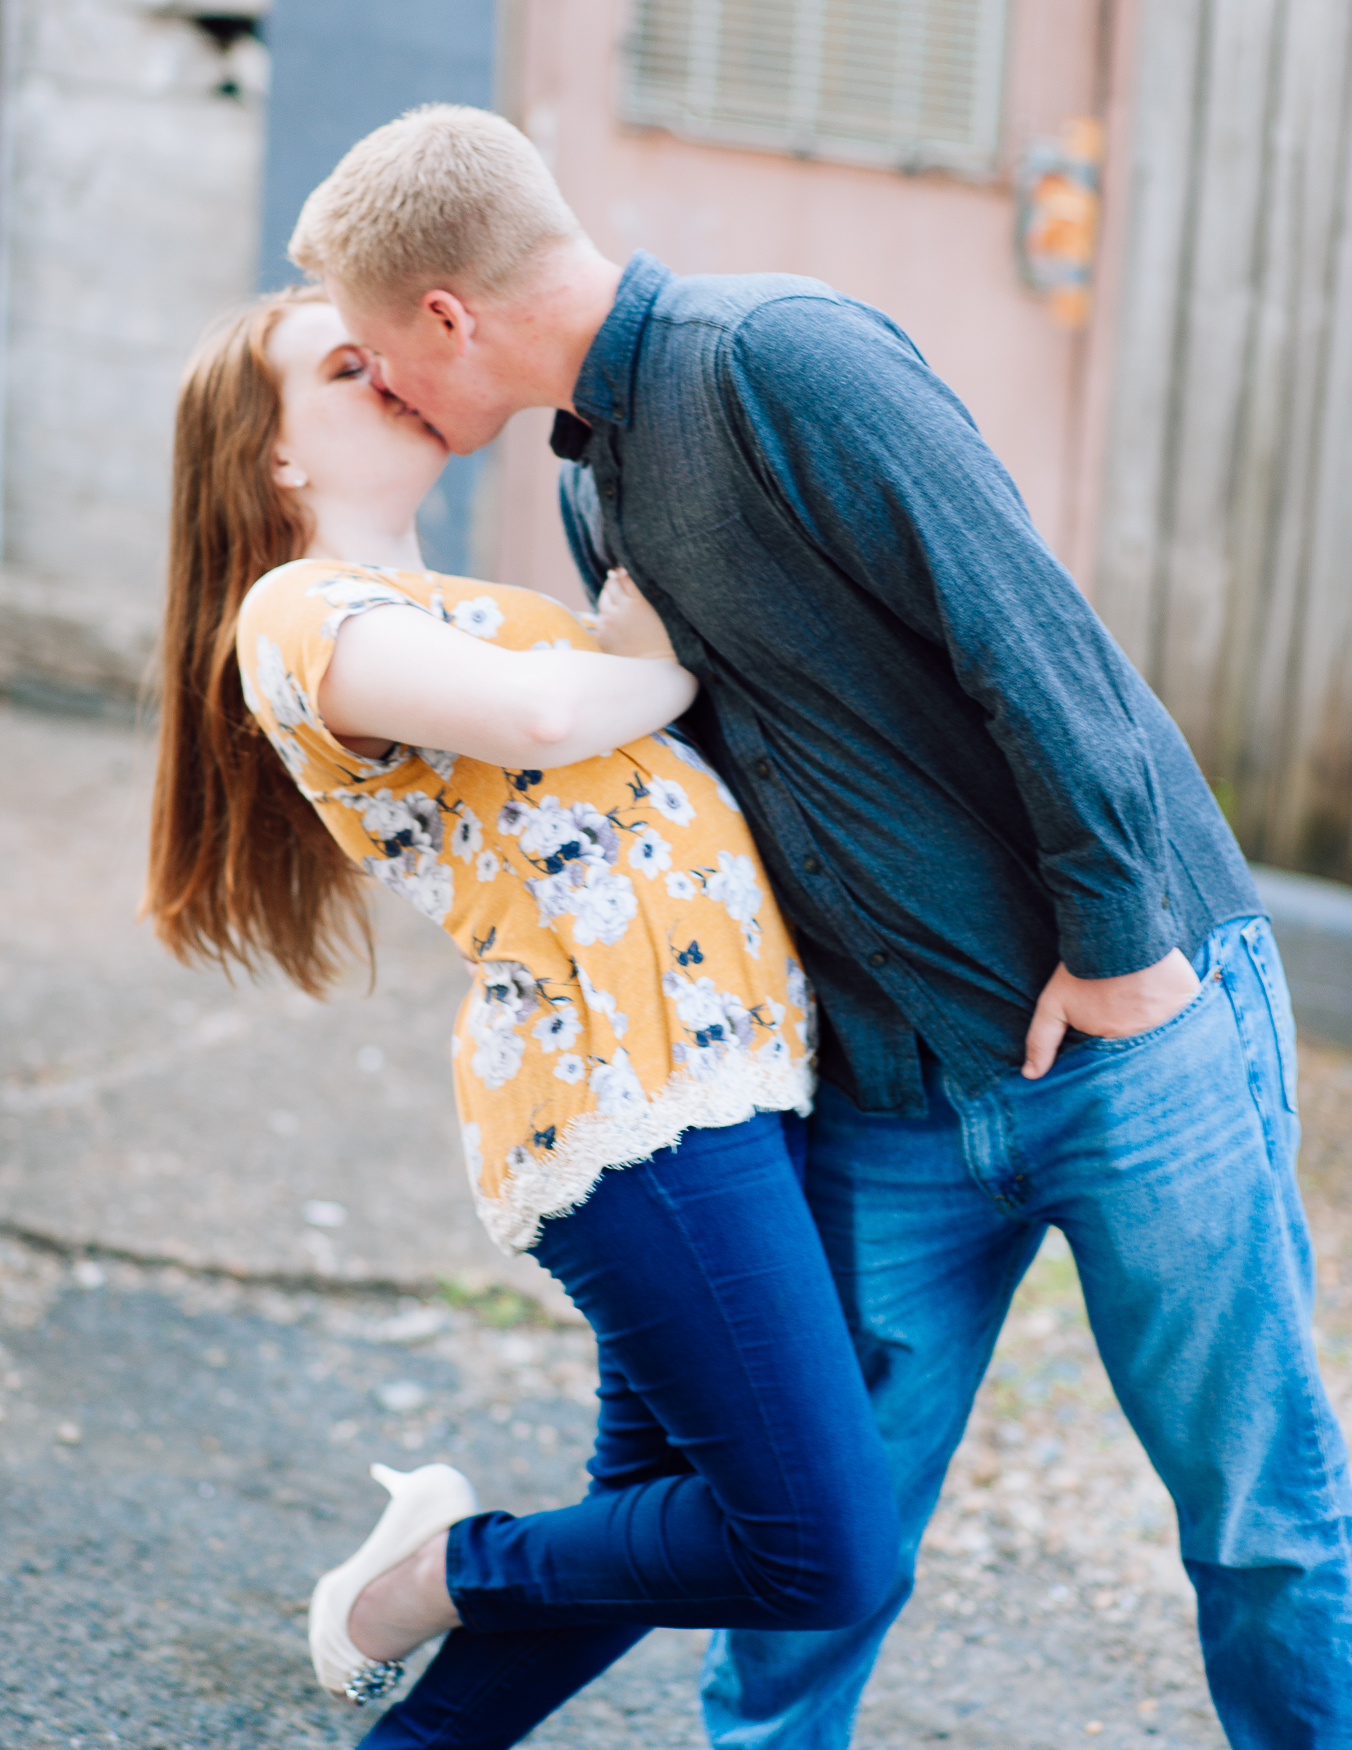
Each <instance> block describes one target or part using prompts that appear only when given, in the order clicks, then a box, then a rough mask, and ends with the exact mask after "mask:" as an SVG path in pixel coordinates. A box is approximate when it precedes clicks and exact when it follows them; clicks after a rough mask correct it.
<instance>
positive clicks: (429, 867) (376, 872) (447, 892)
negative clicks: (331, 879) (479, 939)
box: [362, 851, 455, 924]
mask: <svg viewBox="0 0 1352 1750" xmlns="http://www.w3.org/2000/svg"><path fill="white" fill-rule="evenodd" d="M362 868H363V869H365V871H366V873H367V874H368V875H373V876H374V877H375V879H376V880H377V881H379V883H380V884H381V886H382V887H388V888H389V890H390V892H391V893H397V894H399V895H400V897H401V898H403V899H407V900H408V901H409V902H410V904H412V905H415V906H416V907H417V908H418V910H419V911H420V912H422V913H423V914H424V916H426V917H429V918H431V920H432V922H433V923H434V924H442V923H445V921H446V913H447V912H448V911H449V910H450V909H451V901H452V900H453V899H454V898H455V880H454V877H453V876H452V874H451V872H450V870H449V869H448V868H447V867H446V865H445V864H444V863H439V862H438V861H437V860H436V858H435V857H434V856H433V855H432V854H431V852H430V851H421V852H419V851H405V852H403V853H402V855H400V856H398V857H363V858H362Z"/></svg>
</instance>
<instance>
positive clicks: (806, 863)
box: [803, 857, 821, 875]
mask: <svg viewBox="0 0 1352 1750" xmlns="http://www.w3.org/2000/svg"><path fill="white" fill-rule="evenodd" d="M803 867H804V869H806V870H807V872H808V874H809V875H815V874H817V872H818V871H819V870H820V868H821V859H820V858H819V857H804V858H803Z"/></svg>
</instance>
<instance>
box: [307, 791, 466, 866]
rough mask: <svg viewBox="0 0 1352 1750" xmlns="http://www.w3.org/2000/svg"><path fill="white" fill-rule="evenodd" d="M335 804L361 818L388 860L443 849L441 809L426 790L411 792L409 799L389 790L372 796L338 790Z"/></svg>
mask: <svg viewBox="0 0 1352 1750" xmlns="http://www.w3.org/2000/svg"><path fill="white" fill-rule="evenodd" d="M334 800H335V801H338V802H341V803H342V805H343V807H344V808H351V809H353V810H355V811H356V813H358V814H360V815H361V823H362V825H363V826H364V827H365V828H366V830H367V832H369V833H370V835H371V837H372V838H373V839H379V840H380V842H381V844H382V845H383V846H384V848H385V854H386V856H388V857H397V856H399V855H400V853H401V852H404V851H439V850H440V849H441V837H442V827H441V809H440V807H439V806H438V804H437V801H436V799H435V797H432V796H428V795H427V794H426V793H425V792H424V791H422V790H410V791H409V792H408V794H407V795H405V796H396V795H394V793H393V792H392V791H390V790H388V789H380V790H377V791H376V792H375V794H374V795H370V796H368V795H367V794H366V793H365V792H364V791H361V790H335V791H334Z"/></svg>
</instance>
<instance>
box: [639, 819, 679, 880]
mask: <svg viewBox="0 0 1352 1750" xmlns="http://www.w3.org/2000/svg"><path fill="white" fill-rule="evenodd" d="M629 865H630V867H631V868H633V869H641V870H642V871H643V873H644V874H645V875H646V876H647V877H648V879H649V881H656V879H657V877H658V876H659V875H660V874H661V873H662V871H663V870H664V869H670V867H671V846H670V845H669V844H668V843H667V841H666V840H665V839H664V838H663V837H662V835H661V833H659V832H658V831H657V829H656V828H655V827H651V826H645V827H644V829H643V831H642V832H641V833H639V834H638V835H637V836H636V837H635V839H634V842H633V844H631V845H630V847H629ZM670 886H671V883H670V881H668V883H667V887H668V891H670Z"/></svg>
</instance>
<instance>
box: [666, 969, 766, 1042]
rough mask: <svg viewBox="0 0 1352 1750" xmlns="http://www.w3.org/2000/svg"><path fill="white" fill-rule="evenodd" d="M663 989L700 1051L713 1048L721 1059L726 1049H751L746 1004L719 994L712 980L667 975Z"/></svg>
mask: <svg viewBox="0 0 1352 1750" xmlns="http://www.w3.org/2000/svg"><path fill="white" fill-rule="evenodd" d="M662 989H663V990H664V991H665V992H666V993H667V995H668V996H669V997H670V998H671V999H672V1001H673V1002H674V1003H675V1004H676V1013H677V1015H678V1016H679V1017H680V1019H681V1021H682V1023H683V1024H684V1025H685V1026H686V1027H687V1028H688V1029H689V1031H690V1032H691V1033H693V1034H694V1036H695V1044H696V1045H697V1046H698V1047H699V1048H700V1049H701V1050H705V1049H708V1048H711V1047H712V1048H716V1049H717V1051H718V1054H719V1055H720V1056H721V1055H722V1054H723V1052H725V1051H727V1050H728V1049H729V1048H734V1047H745V1046H748V1045H750V1043H751V1035H752V1030H753V1024H752V1020H751V1016H750V1014H749V1013H748V1011H747V1008H746V1005H745V1003H743V1001H742V999H741V998H740V997H739V996H736V995H734V994H733V992H731V991H726V990H725V991H720V990H719V988H718V986H717V985H716V984H715V983H714V981H713V979H712V978H709V977H707V976H706V977H703V978H697V979H689V978H682V977H681V975H680V974H679V973H678V972H667V973H664V974H663V976H662Z"/></svg>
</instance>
